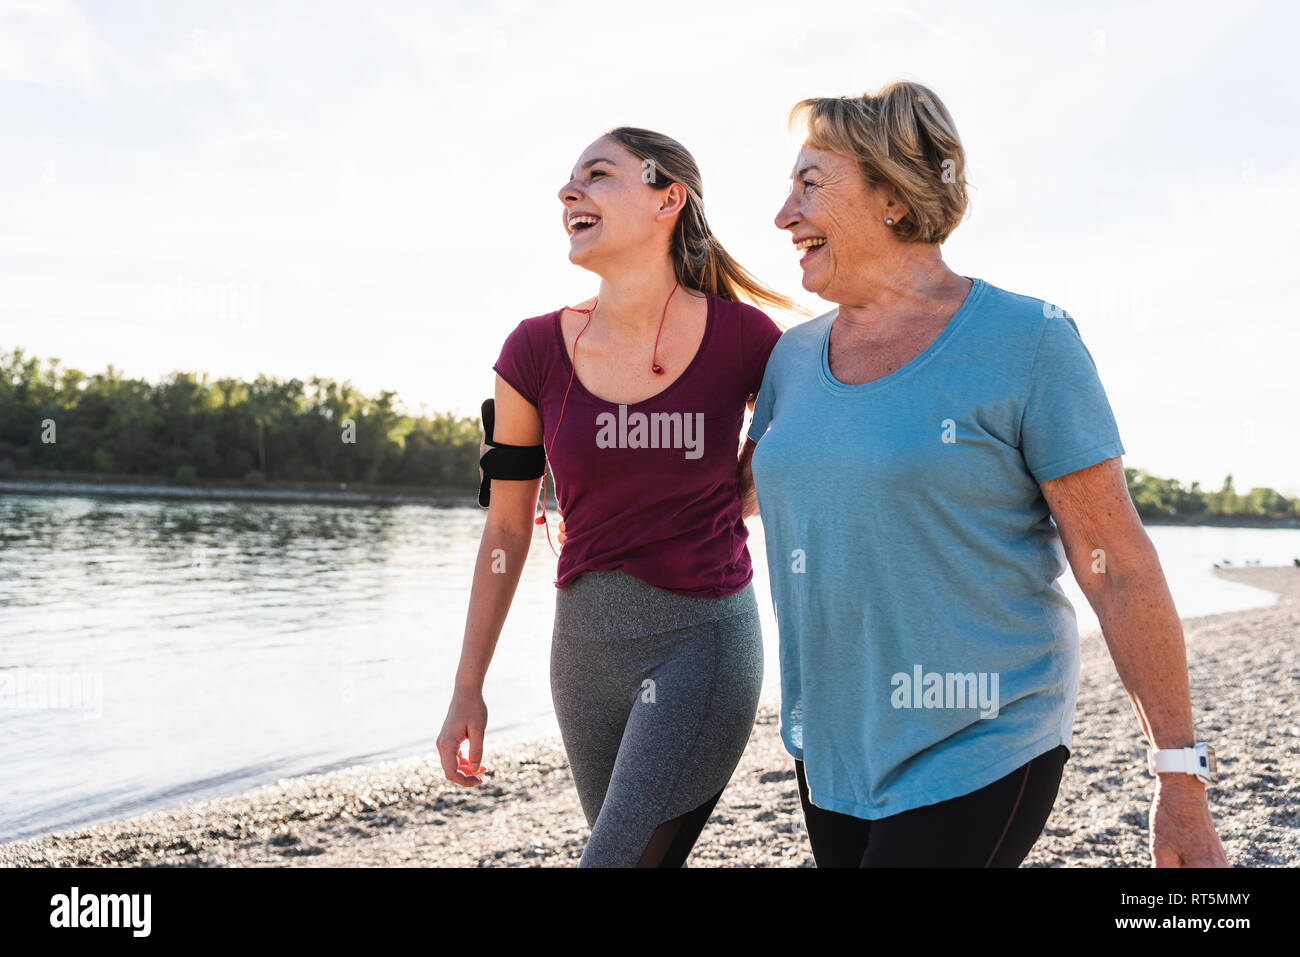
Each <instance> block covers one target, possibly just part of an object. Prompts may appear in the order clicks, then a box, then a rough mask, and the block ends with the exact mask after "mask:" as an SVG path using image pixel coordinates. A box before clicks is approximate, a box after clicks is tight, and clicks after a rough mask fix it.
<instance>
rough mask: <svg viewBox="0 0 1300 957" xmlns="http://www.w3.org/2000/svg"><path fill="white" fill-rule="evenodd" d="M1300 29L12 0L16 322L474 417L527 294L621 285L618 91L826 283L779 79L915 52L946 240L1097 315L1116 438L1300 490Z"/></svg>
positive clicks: (728, 228)
mask: <svg viewBox="0 0 1300 957" xmlns="http://www.w3.org/2000/svg"><path fill="white" fill-rule="evenodd" d="M1297 26H1300V15H1298V14H1297V12H1296V7H1295V6H1294V5H1293V4H1289V3H1285V2H1275V3H1250V2H1235V0H1234V2H1233V3H1230V4H1225V3H1182V2H1177V3H1175V2H1169V3H1146V4H1133V3H1113V4H1106V3H1089V4H1078V5H1069V4H1064V3H1052V4H1031V3H1005V4H991V3H988V4H979V5H973V4H969V3H959V2H916V3H888V2H880V3H873V2H866V0H849V2H819V3H816V4H812V5H808V6H797V5H795V4H791V3H788V2H787V3H780V4H776V3H759V2H753V0H743V2H708V3H700V2H698V0H695V2H687V3H681V2H676V0H667V2H658V3H654V4H644V3H617V2H602V3H568V2H563V0H556V2H547V3H538V2H535V3H523V2H496V3H483V2H468V0H466V2H455V3H451V2H435V3H430V2H427V0H426V2H420V3H409V4H408V3H396V2H387V0H368V2H367V3H364V4H362V3H356V2H339V3H317V2H301V3H274V4H272V3H255V4H240V5H232V4H223V3H202V2H190V3H183V4H182V3H175V4H173V3H141V2H127V0H113V2H112V3H107V2H105V3H82V4H77V3H72V2H66V0H43V2H21V0H0V116H3V117H4V122H3V124H2V125H0V177H2V182H3V184H4V185H3V186H2V187H0V197H2V200H0V348H6V349H12V348H14V347H22V348H25V349H26V350H28V351H29V352H31V353H34V354H36V355H40V356H42V357H47V358H48V357H59V358H61V359H62V360H63V361H64V362H65V364H68V365H73V366H76V367H79V368H81V369H82V370H84V371H87V372H95V371H101V370H103V369H104V368H105V367H106V366H107V365H108V364H110V363H111V364H113V365H115V366H117V367H118V368H119V369H122V370H123V371H125V372H126V373H127V374H128V375H133V376H140V377H144V378H147V379H150V380H156V379H158V378H159V377H161V376H162V375H164V374H166V373H167V372H168V371H170V370H173V369H181V370H189V371H196V372H198V371H206V372H209V373H211V374H213V375H214V376H215V375H234V376H241V377H245V378H251V377H253V376H255V375H256V374H257V373H259V372H265V373H267V374H270V375H274V376H278V377H282V378H288V377H292V376H298V377H300V378H304V379H306V378H308V377H310V376H312V375H322V376H326V377H330V378H335V379H339V380H344V379H351V380H352V382H353V383H354V384H355V385H356V386H357V387H359V388H361V389H362V390H364V391H366V392H371V393H373V392H377V391H379V390H380V389H393V390H395V391H397V392H398V393H399V394H400V395H401V396H402V397H403V398H404V399H405V400H406V402H407V405H408V408H409V409H410V410H411V411H418V410H419V408H420V406H421V405H423V406H425V407H426V408H427V409H429V410H451V411H456V412H459V413H461V414H465V415H473V414H477V410H478V405H479V402H480V401H481V400H482V399H483V398H484V397H485V396H487V395H490V394H491V388H492V380H493V373H492V371H491V365H492V362H493V361H494V360H495V358H496V355H497V352H498V351H499V349H500V346H501V343H502V341H503V340H504V338H505V336H506V334H507V333H508V332H509V331H510V330H511V329H512V328H513V327H514V326H515V325H516V324H517V323H518V322H519V320H520V319H522V318H525V317H527V316H534V315H539V314H541V313H544V312H548V311H550V310H552V309H555V308H558V307H559V306H561V305H563V304H565V303H570V302H577V301H579V300H581V299H584V298H586V297H587V296H589V295H591V294H592V293H593V292H594V291H595V289H596V285H597V282H598V280H597V278H596V277H595V276H593V275H592V274H590V273H588V272H585V271H584V270H581V269H579V268H577V267H575V266H573V265H571V264H570V263H569V262H568V260H567V258H566V250H567V242H568V241H567V238H566V237H565V235H564V233H563V231H562V228H561V226H560V222H559V216H558V210H559V206H560V204H559V199H558V198H557V195H556V193H557V190H558V189H559V187H560V186H561V185H562V184H563V183H564V182H565V181H566V179H567V177H568V172H569V170H570V169H571V168H572V166H573V163H574V161H575V160H576V159H577V157H578V155H579V154H580V153H581V152H582V150H583V149H584V148H585V147H586V146H587V145H588V144H589V143H590V142H591V141H593V140H594V139H596V138H597V137H598V136H599V135H600V133H601V132H602V131H603V130H605V129H607V128H609V127H612V126H617V125H622V124H627V125H636V126H646V127H650V128H652V129H656V130H660V131H662V132H665V133H667V134H669V135H671V136H673V137H675V138H676V139H678V140H680V141H681V142H682V143H684V144H685V145H686V146H687V148H688V149H690V150H691V151H692V152H693V153H694V155H695V157H696V159H697V161H698V162H699V164H700V166H701V169H702V170H703V173H704V187H705V189H704V197H705V201H706V206H707V212H708V215H709V219H710V222H711V224H712V226H713V228H714V231H715V232H716V233H717V234H718V236H719V238H720V239H721V240H722V242H723V243H724V245H726V246H727V248H728V249H729V250H730V251H731V252H732V253H733V255H735V256H736V257H737V258H738V259H739V260H740V261H741V262H742V263H743V264H745V265H746V266H747V267H748V268H750V269H751V270H752V271H754V272H755V273H756V274H757V275H758V276H759V277H760V278H762V279H763V280H764V281H766V282H768V283H769V284H771V285H774V286H776V287H777V288H779V289H782V290H784V291H786V292H788V293H791V294H794V295H796V296H797V298H799V299H800V301H802V302H803V303H804V304H805V305H807V306H809V308H811V309H812V310H813V312H814V313H815V314H820V313H823V312H825V311H827V310H828V309H830V308H833V306H832V305H831V304H827V303H824V302H822V301H821V300H819V299H818V298H817V297H815V296H812V295H810V294H808V293H805V292H804V291H803V290H802V288H801V286H800V284H799V275H800V273H799V267H798V265H797V262H796V254H795V253H794V252H793V250H792V247H791V246H790V243H789V240H788V236H787V234H785V233H783V232H779V231H778V230H777V229H776V227H775V226H774V225H773V223H772V219H773V216H774V215H775V213H776V210H777V209H778V208H779V206H780V205H781V202H782V200H783V197H784V194H785V191H786V190H787V189H788V186H789V183H788V180H787V177H788V175H789V173H790V167H791V164H792V162H793V160H794V156H795V153H796V151H797V147H798V139H797V138H796V137H794V136H793V135H792V134H789V133H787V132H786V128H785V117H786V114H787V111H788V110H789V107H790V106H791V105H792V104H793V103H794V102H795V101H796V100H798V99H800V98H802V97H805V96H815V95H817V96H838V95H844V94H856V93H861V92H863V91H865V90H868V89H874V88H876V87H878V86H880V85H882V84H883V83H885V82H888V81H889V80H892V79H897V78H906V79H914V80H918V81H920V82H922V83H925V84H927V85H929V86H931V87H932V88H933V89H934V90H935V91H936V92H937V93H938V94H939V95H940V96H941V97H942V98H943V99H944V101H945V102H946V103H947V105H948V108H949V109H950V111H951V112H952V113H953V116H954V118H955V120H956V122H957V127H958V130H959V132H960V133H961V135H962V138H963V141H964V143H965V146H966V151H967V157H968V163H969V166H968V176H969V178H970V180H971V181H972V183H973V184H974V186H975V189H974V192H973V196H974V211H973V215H972V217H971V218H970V219H969V220H968V221H967V222H965V223H964V224H963V225H962V226H960V227H959V228H958V229H957V231H956V233H955V234H954V235H953V237H952V238H951V239H950V240H949V242H948V243H947V244H946V245H945V246H944V256H945V258H946V260H947V261H948V263H949V265H951V266H952V268H954V269H955V270H957V271H958V272H960V273H962V274H964V275H968V276H980V277H982V278H984V279H986V280H987V281H989V282H991V283H994V284H995V285H999V286H1003V287H1004V288H1007V289H1010V290H1012V291H1015V292H1019V293H1024V294H1027V295H1032V296H1038V297H1041V298H1043V299H1046V300H1049V301H1051V302H1054V303H1057V304H1059V305H1061V306H1063V307H1064V308H1066V309H1068V310H1069V311H1070V313H1071V314H1072V315H1073V316H1074V317H1075V318H1076V320H1077V321H1078V324H1079V328H1080V330H1081V332H1082V334H1083V338H1084V342H1085V343H1086V344H1087V345H1088V347H1089V348H1090V350H1091V351H1092V354H1093V357H1094V358H1095V359H1096V361H1097V365H1098V368H1099V369H1100V371H1101V376H1102V381H1103V382H1104V383H1105V385H1106V387H1107V391H1108V393H1109V395H1110V398H1111V402H1112V405H1113V406H1114V408H1115V413H1116V417H1117V419H1118V421H1119V425H1120V432H1121V436H1122V437H1123V440H1124V444H1125V446H1126V448H1127V450H1128V454H1127V455H1126V456H1125V464H1126V465H1130V466H1138V467H1142V468H1147V469H1149V470H1151V471H1154V472H1156V473H1157V474H1161V475H1168V476H1172V477H1176V478H1179V479H1182V480H1185V481H1190V480H1193V479H1196V480H1199V481H1201V482H1202V484H1203V485H1206V486H1210V487H1213V488H1217V487H1218V486H1219V484H1220V482H1221V481H1222V479H1223V476H1224V474H1225V473H1226V472H1228V471H1231V472H1233V473H1234V476H1235V482H1236V486H1237V488H1238V489H1246V488H1249V487H1251V486H1252V485H1270V486H1273V487H1275V488H1278V489H1279V490H1282V491H1284V492H1287V493H1289V494H1296V493H1300V451H1298V450H1300V430H1298V428H1297V425H1296V414H1297V408H1296V406H1297V403H1296V399H1297V392H1298V391H1300V387H1298V386H1297V382H1298V381H1300V376H1298V375H1297V372H1296V365H1297V355H1298V354H1300V278H1298V275H1300V270H1297V247H1298V246H1300V242H1298V240H1297V225H1296V224H1297V222H1298V221H1300V124H1297V122H1296V118H1297V117H1298V116H1300V83H1297V82H1296V80H1295V77H1294V70H1295V60H1296V56H1295V50H1296V43H1297V40H1298V39H1300V30H1297ZM776 318H778V319H781V320H782V321H789V317H784V316H777V317H776Z"/></svg>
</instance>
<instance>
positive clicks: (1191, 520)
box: [0, 471, 1300, 528]
mask: <svg viewBox="0 0 1300 957" xmlns="http://www.w3.org/2000/svg"><path fill="white" fill-rule="evenodd" d="M3 494H13V495H111V496H114V497H116V498H168V499H181V500H186V501H245V502H307V503H312V502H315V503H319V504H342V505H434V506H440V507H452V506H460V505H476V504H477V503H478V493H477V492H474V491H469V490H467V489H458V488H442V489H439V488H418V487H410V486H391V485H375V484H368V483H364V482H362V483H358V482H352V483H348V482H267V483H266V484H265V485H248V484H245V483H242V482H235V481H229V482H204V483H202V484H194V485H177V484H175V483H174V482H169V481H168V480H167V479H164V478H161V477H155V476H140V475H101V474H99V473H95V472H77V473H71V472H39V471H24V472H8V473H0V495H3ZM547 504H548V505H552V506H553V505H554V496H553V493H552V492H551V491H549V490H548V493H547ZM1142 524H1144V525H1207V526H1211V527H1215V528H1300V518H1292V517H1287V518H1269V517H1266V516H1262V515H1210V514H1198V515H1186V516H1168V515H1144V516H1142Z"/></svg>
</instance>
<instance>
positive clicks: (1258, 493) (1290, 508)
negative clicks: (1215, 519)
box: [1124, 468, 1300, 518]
mask: <svg viewBox="0 0 1300 957" xmlns="http://www.w3.org/2000/svg"><path fill="white" fill-rule="evenodd" d="M1124 476H1125V478H1126V479H1128V492H1129V495H1130V496H1132V498H1133V504H1134V505H1135V506H1136V507H1137V510H1138V514H1139V515H1141V516H1142V517H1143V518H1157V517H1159V518H1186V517H1189V516H1196V515H1247V516H1259V517H1264V518H1295V517H1300V500H1296V499H1288V498H1287V497H1286V496H1284V495H1282V494H1280V493H1278V492H1276V491H1274V490H1273V489H1271V488H1253V489H1251V490H1250V491H1249V492H1248V493H1246V494H1245V495H1239V494H1238V493H1237V492H1236V491H1235V490H1234V489H1233V485H1232V476H1231V475H1229V476H1227V478H1225V479H1224V480H1223V488H1221V489H1219V491H1217V492H1204V491H1202V490H1201V486H1200V483H1199V482H1193V483H1192V484H1191V485H1190V486H1188V487H1186V488H1184V487H1183V486H1182V485H1181V484H1180V483H1179V482H1178V481H1177V480H1176V479H1166V478H1157V477H1156V476H1154V475H1151V474H1150V473H1148V472H1145V471H1143V470H1142V469H1130V468H1126V469H1125V470H1124Z"/></svg>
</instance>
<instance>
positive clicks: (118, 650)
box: [0, 495, 1300, 842]
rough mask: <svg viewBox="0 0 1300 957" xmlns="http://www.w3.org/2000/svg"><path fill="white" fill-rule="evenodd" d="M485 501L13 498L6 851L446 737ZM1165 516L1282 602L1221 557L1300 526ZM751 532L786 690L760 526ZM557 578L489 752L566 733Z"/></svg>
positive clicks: (1266, 547)
mask: <svg viewBox="0 0 1300 957" xmlns="http://www.w3.org/2000/svg"><path fill="white" fill-rule="evenodd" d="M485 514H486V513H485V512H484V511H483V510H481V509H479V508H477V507H473V506H470V507H463V508H436V507H430V506H424V505H404V506H392V507H383V506H369V505H367V506H342V505H328V506H327V505H287V504H249V503H228V502H184V501H158V500H122V499H111V498H89V497H87V498H80V497H64V496H29V495H12V496H5V495H0V842H4V841H10V840H15V839H17V838H20V837H26V836H31V835H36V834H43V833H50V832H52V831H56V830H62V829H64V828H67V827H71V826H73V825H75V824H81V823H90V822H93V821H99V820H105V819H109V818H115V817H122V816H126V815H129V814H134V813H139V812H142V811H147V810H153V809H156V808H162V807H169V806H174V805H179V804H184V803H189V802H193V801H199V800H204V799H207V798H212V797H218V796H223V795H229V794H234V793H237V792H239V791H242V790H245V789H247V788H250V787H254V786H256V785H258V784H262V783H266V782H269V781H274V780H276V779H278V778H281V777H287V776H292V775H297V774H305V773H310V772H314V771H322V770H328V769H331V768H336V767H341V766H346V765H350V764H356V763H361V762H367V761H375V760H381V759H384V758H390V757H398V756H404V755H410V754H421V753H426V752H430V751H432V749H433V741H434V737H435V736H436V734H437V732H438V729H439V728H440V726H441V724H442V719H443V716H444V714H445V712H446V707H447V702H448V699H449V695H450V688H451V680H452V677H453V674H454V671H455V667H456V661H457V657H458V655H459V651H460V642H461V637H462V634H463V631H464V626H465V612H466V606H467V603H468V598H469V586H470V582H471V578H472V569H473V563H474V558H475V555H476V554H477V550H478V542H479V536H480V535H481V533H482V528H483V520H484V516H485ZM553 523H554V513H552V534H553V535H554V524H553ZM1149 531H1150V534H1151V537H1152V540H1153V541H1154V542H1155V544H1156V547H1157V549H1158V550H1159V552H1160V556H1161V560H1162V563H1163V564H1164V567H1165V571H1166V574H1167V576H1168V578H1169V581H1170V585H1171V588H1172V590H1173V593H1174V598H1175V600H1176V601H1177V603H1178V608H1179V612H1180V614H1181V615H1183V616H1184V617H1190V616H1194V615H1203V614H1210V613H1213V612H1219V611H1229V610H1234V609H1240V608H1247V607H1252V606H1257V605H1266V604H1271V603H1272V602H1273V601H1274V600H1275V599H1274V596H1273V595H1272V594H1271V593H1268V592H1263V591H1260V590H1258V589H1254V588H1249V587H1246V586H1243V585H1238V584H1234V583H1231V582H1226V581H1222V580H1220V579H1218V578H1215V577H1214V576H1213V575H1212V574H1211V572H1210V569H1211V566H1212V564H1213V563H1214V562H1216V561H1222V560H1225V559H1226V560H1229V561H1231V562H1233V563H1234V564H1245V563H1246V562H1248V561H1260V562H1262V563H1263V564H1266V565H1268V564H1290V562H1291V560H1292V559H1293V558H1294V557H1300V529H1249V528H1210V527H1168V526H1155V527H1152V528H1151V529H1149ZM749 543H750V553H751V555H752V557H753V559H754V565H755V590H756V592H757V595H758V601H759V607H760V610H761V612H762V614H763V629H764V638H765V644H766V647H767V665H766V682H765V683H766V685H767V687H768V688H769V689H775V688H776V687H778V678H779V675H778V671H777V658H776V646H777V637H776V635H777V633H776V623H775V620H774V619H773V617H772V608H771V601H770V596H769V592H768V588H767V568H766V562H765V558H764V549H763V535H762V524H761V522H759V521H753V522H751V523H750V542H749ZM554 578H555V556H554V555H553V554H552V553H551V550H550V548H549V546H548V545H547V542H546V538H545V535H544V534H543V533H542V531H541V530H540V529H538V534H537V536H536V538H535V540H534V543H533V548H532V552H531V554H530V557H529V561H528V563H527V566H526V567H525V570H524V573H523V578H522V580H521V582H520V585H519V590H518V593H517V595H516V598H515V602H514V605H513V606H512V608H511V610H510V614H509V617H508V619H507V622H506V626H505V629H504V630H503V632H502V635H501V639H500V642H499V643H498V645H497V650H496V655H495V658H494V660H493V664H492V668H491V670H490V672H489V675H488V680H487V683H486V687H485V697H486V699H487V704H488V709H489V727H488V737H487V755H486V756H485V759H484V760H485V763H486V764H489V765H490V764H491V748H492V745H493V743H494V742H496V743H502V742H505V741H507V740H513V739H518V738H521V737H532V736H535V735H539V734H548V733H554V732H555V730H556V728H555V722H554V716H553V714H552V710H551V700H550V686H549V681H548V662H549V652H550V627H551V618H552V614H553V610H554V591H555V588H554ZM1063 585H1064V587H1065V589H1066V592H1067V594H1068V595H1069V596H1070V598H1071V600H1072V601H1073V602H1074V604H1075V608H1076V611H1077V612H1078V616H1079V627H1080V630H1081V631H1088V630H1090V629H1095V628H1096V627H1097V625H1096V619H1095V617H1093V615H1092V613H1091V609H1090V608H1088V606H1087V603H1086V602H1085V601H1084V600H1083V598H1082V596H1081V594H1080V593H1079V591H1078V589H1077V586H1075V585H1074V582H1073V580H1072V579H1071V577H1070V576H1069V574H1068V573H1067V575H1066V576H1065V579H1064V580H1063Z"/></svg>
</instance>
